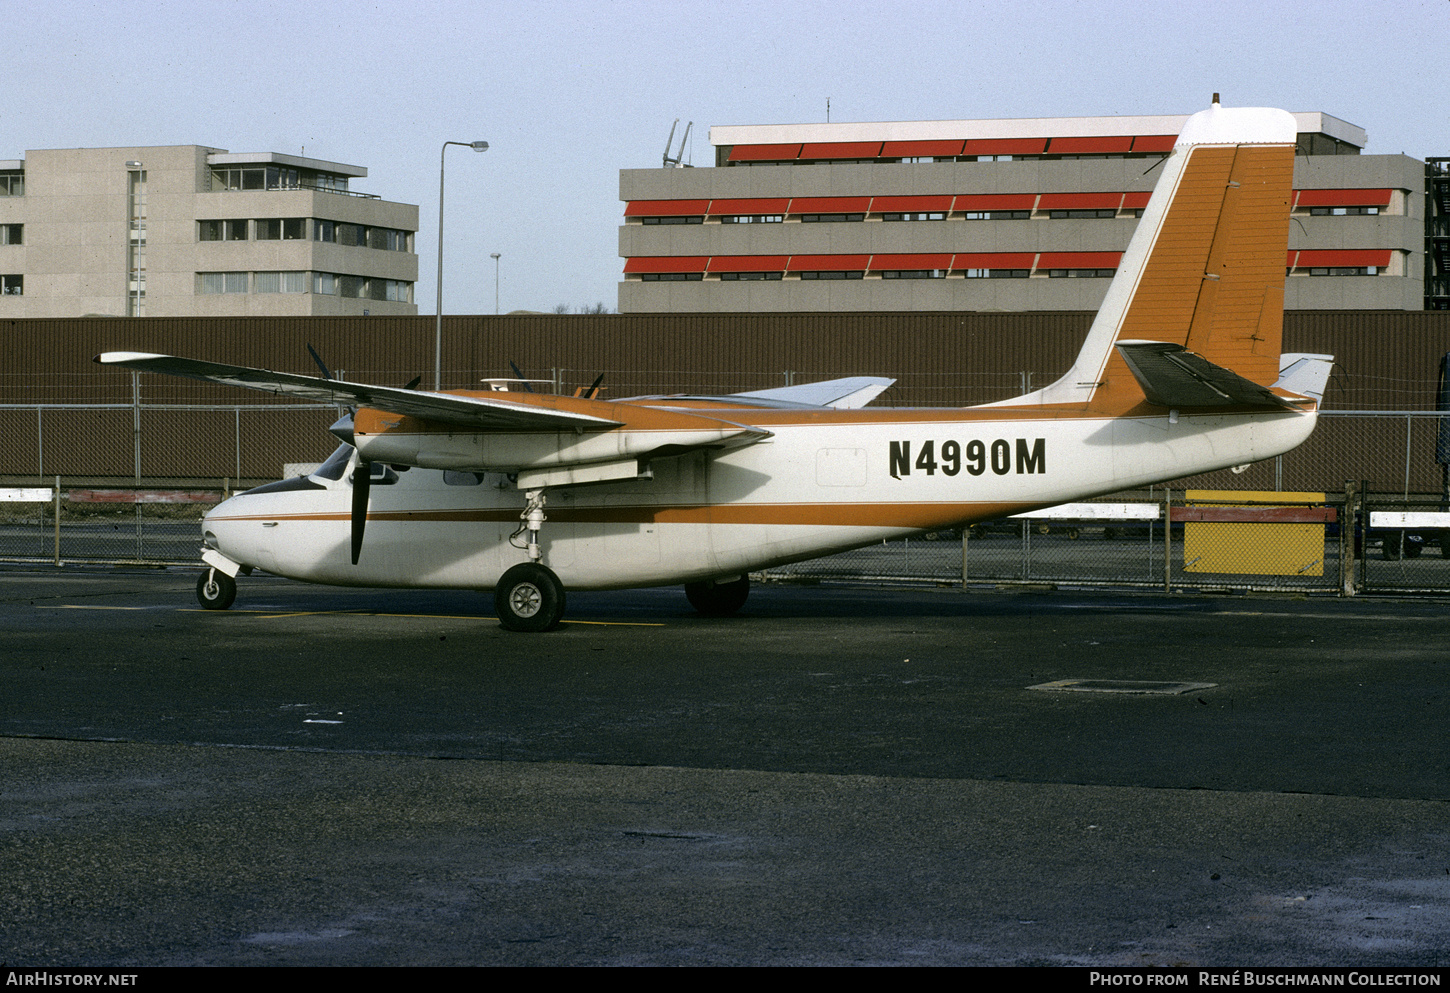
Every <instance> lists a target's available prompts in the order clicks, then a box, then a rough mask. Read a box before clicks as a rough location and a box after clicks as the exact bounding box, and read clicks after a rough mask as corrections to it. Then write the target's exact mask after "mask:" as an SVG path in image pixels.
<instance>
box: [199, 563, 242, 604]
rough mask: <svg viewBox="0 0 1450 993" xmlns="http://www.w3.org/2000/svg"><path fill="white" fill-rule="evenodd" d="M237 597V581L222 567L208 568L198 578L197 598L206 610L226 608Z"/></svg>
mask: <svg viewBox="0 0 1450 993" xmlns="http://www.w3.org/2000/svg"><path fill="white" fill-rule="evenodd" d="M236 598H237V581H236V580H235V579H233V578H232V577H231V576H228V575H227V574H226V573H224V572H222V571H221V570H220V569H207V570H206V572H203V573H202V574H201V575H200V576H198V577H197V580H196V599H197V602H199V603H200V604H201V606H202V608H203V609H204V610H226V609H227V608H228V607H230V606H231V605H232V602H233V601H234V600H236Z"/></svg>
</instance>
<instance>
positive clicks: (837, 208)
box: [787, 197, 871, 214]
mask: <svg viewBox="0 0 1450 993" xmlns="http://www.w3.org/2000/svg"><path fill="white" fill-rule="evenodd" d="M870 209H871V198H870V197H796V198H795V199H793V200H791V202H790V209H789V210H788V211H787V213H791V214H864V213H866V211H868V210H870Z"/></svg>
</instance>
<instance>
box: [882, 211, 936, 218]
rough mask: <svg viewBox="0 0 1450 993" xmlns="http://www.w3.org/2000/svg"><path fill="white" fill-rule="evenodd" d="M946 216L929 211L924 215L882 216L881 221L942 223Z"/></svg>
mask: <svg viewBox="0 0 1450 993" xmlns="http://www.w3.org/2000/svg"><path fill="white" fill-rule="evenodd" d="M946 218H947V215H946V212H945V211H941V210H931V211H927V212H925V213H916V214H882V215H881V219H882V220H883V221H944V220H946Z"/></svg>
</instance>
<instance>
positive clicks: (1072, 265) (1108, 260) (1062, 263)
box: [1037, 252, 1123, 269]
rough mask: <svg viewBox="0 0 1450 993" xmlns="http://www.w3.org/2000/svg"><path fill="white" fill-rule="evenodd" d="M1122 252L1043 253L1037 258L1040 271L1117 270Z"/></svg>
mask: <svg viewBox="0 0 1450 993" xmlns="http://www.w3.org/2000/svg"><path fill="white" fill-rule="evenodd" d="M1122 258H1123V253H1122V252H1043V253H1042V254H1041V255H1039V256H1038V257H1037V268H1039V269H1116V268H1117V267H1118V263H1119V262H1120V261H1121V260H1122Z"/></svg>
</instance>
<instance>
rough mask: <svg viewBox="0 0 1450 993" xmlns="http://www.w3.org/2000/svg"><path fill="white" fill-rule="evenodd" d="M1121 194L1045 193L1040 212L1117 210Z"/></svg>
mask: <svg viewBox="0 0 1450 993" xmlns="http://www.w3.org/2000/svg"><path fill="white" fill-rule="evenodd" d="M1122 202H1123V194H1121V193H1044V194H1042V198H1041V199H1040V200H1039V201H1038V202H1037V209H1038V210H1117V209H1118V206H1119V204H1121V203H1122Z"/></svg>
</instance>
